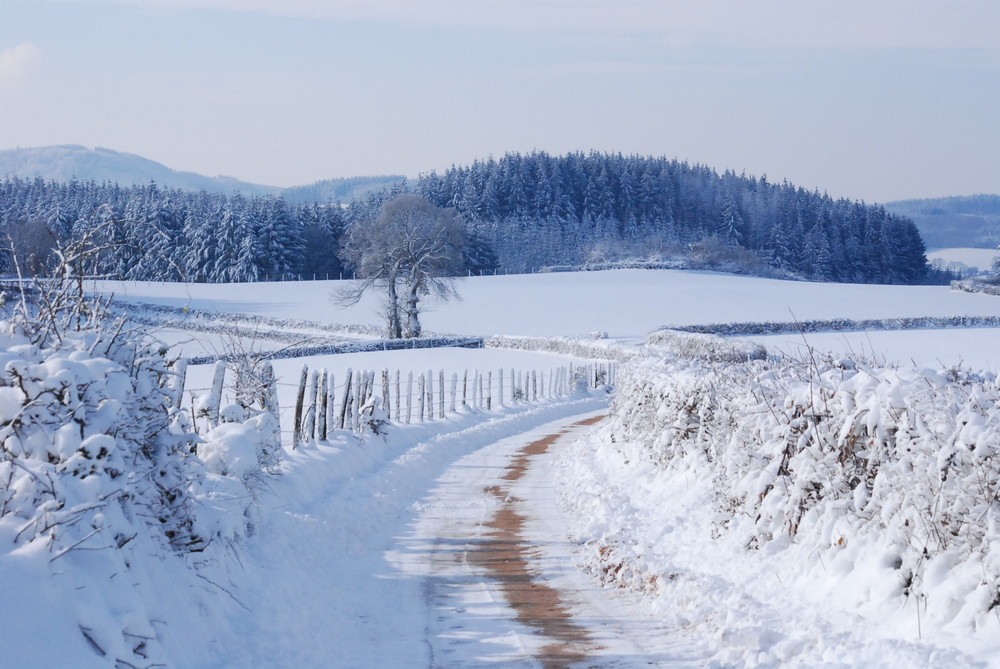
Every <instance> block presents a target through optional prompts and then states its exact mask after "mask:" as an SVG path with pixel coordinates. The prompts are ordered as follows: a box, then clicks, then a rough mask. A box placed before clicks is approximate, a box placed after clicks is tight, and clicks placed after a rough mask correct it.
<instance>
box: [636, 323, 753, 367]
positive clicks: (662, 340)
mask: <svg viewBox="0 0 1000 669" xmlns="http://www.w3.org/2000/svg"><path fill="white" fill-rule="evenodd" d="M646 344H647V345H648V346H651V347H653V348H655V349H663V350H666V351H669V352H670V353H672V354H674V355H677V356H680V357H682V358H694V359H699V360H715V361H723V362H746V361H748V360H763V359H764V358H766V357H767V349H765V348H764V347H763V346H761V345H759V344H753V343H751V342H744V341H732V340H728V339H723V338H722V337H719V336H718V335H710V334H699V333H695V332H681V331H679V330H657V331H656V332H653V333H651V334H650V335H649V336H648V337H646Z"/></svg>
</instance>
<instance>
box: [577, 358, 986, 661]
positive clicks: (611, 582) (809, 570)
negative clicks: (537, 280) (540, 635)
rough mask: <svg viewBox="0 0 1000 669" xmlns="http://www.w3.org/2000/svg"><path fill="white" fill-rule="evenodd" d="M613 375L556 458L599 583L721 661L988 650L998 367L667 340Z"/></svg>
mask: <svg viewBox="0 0 1000 669" xmlns="http://www.w3.org/2000/svg"><path fill="white" fill-rule="evenodd" d="M618 383H619V385H618V390H617V393H616V398H615V401H614V403H613V407H612V412H611V417H610V418H609V420H608V421H606V423H605V424H604V425H603V426H602V427H601V428H600V430H598V431H597V433H596V436H595V437H594V438H593V439H591V440H589V441H586V442H582V443H581V444H579V445H577V446H576V447H575V448H574V449H573V451H572V452H571V453H570V454H569V455H568V457H567V458H566V459H565V460H564V462H563V465H562V466H563V481H564V486H565V501H566V503H567V505H568V506H569V508H570V509H571V511H572V512H573V513H574V514H575V517H576V518H577V519H578V521H577V523H576V526H575V527H573V528H572V531H573V533H574V535H575V537H576V538H577V540H578V541H579V542H581V543H582V544H585V545H586V546H587V547H588V549H589V557H588V558H586V559H585V560H584V562H585V565H584V566H585V568H587V569H588V570H590V571H591V572H592V573H593V574H594V575H595V577H597V578H599V579H600V580H602V581H603V582H604V583H605V584H606V585H607V586H608V587H614V588H627V589H629V590H632V591H637V592H641V593H644V594H645V595H647V596H648V598H649V601H650V602H651V606H652V607H653V608H654V609H656V610H657V611H658V612H659V613H660V614H661V615H663V616H665V617H666V618H667V619H668V620H670V621H672V622H673V623H674V624H675V625H676V627H677V629H678V631H679V633H685V634H695V635H698V634H711V635H715V636H721V641H722V643H721V644H720V649H719V651H718V653H717V655H716V657H715V660H716V661H717V662H718V663H719V664H721V665H737V666H776V665H783V664H795V665H799V666H912V667H922V666H970V665H971V664H974V663H975V662H976V661H984V660H985V661H987V662H992V663H996V662H998V661H1000V654H998V653H997V647H996V643H995V638H996V635H997V632H998V631H1000V619H998V613H1000V610H998V609H997V605H998V602H1000V594H998V593H1000V589H998V585H1000V551H998V549H997V546H1000V531H998V530H1000V525H998V521H1000V507H998V505H997V504H996V499H997V494H998V491H1000V468H998V467H997V466H996V465H997V462H998V457H1000V408H998V401H1000V389H998V386H997V382H996V379H995V378H994V377H992V376H990V375H984V376H979V375H976V374H971V373H968V372H955V371H949V372H935V371H931V370H918V369H910V370H902V369H901V370H892V369H872V368H868V367H865V366H863V365H861V364H858V363H853V362H851V361H846V360H842V361H827V362H825V363H823V362H819V363H817V364H815V365H806V364H800V363H794V362H775V361H760V362H751V363H746V364H742V365H725V364H713V363H709V362H705V361H698V360H687V361H682V360H670V359H667V358H664V359H661V360H649V359H646V360H642V361H639V360H636V361H633V362H632V363H629V364H627V365H625V368H624V369H623V370H621V372H620V374H619V379H618ZM959 649H960V650H959ZM965 653H968V654H969V655H965Z"/></svg>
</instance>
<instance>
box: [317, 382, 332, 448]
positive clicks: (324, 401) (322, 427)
mask: <svg viewBox="0 0 1000 669" xmlns="http://www.w3.org/2000/svg"><path fill="white" fill-rule="evenodd" d="M327 376H328V373H327V371H326V369H324V370H323V373H322V374H320V377H319V411H317V415H316V418H317V419H318V420H319V423H318V425H317V427H318V434H317V435H316V436H317V437H318V438H319V440H320V441H326V436H327V435H326V411H327V405H328V403H329V401H330V398H329V395H328V394H327Z"/></svg>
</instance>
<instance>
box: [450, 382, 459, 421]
mask: <svg viewBox="0 0 1000 669" xmlns="http://www.w3.org/2000/svg"><path fill="white" fill-rule="evenodd" d="M456 394H458V372H452V373H451V407H450V409H451V412H452V413H455V395H456Z"/></svg>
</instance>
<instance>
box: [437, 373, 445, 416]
mask: <svg viewBox="0 0 1000 669" xmlns="http://www.w3.org/2000/svg"><path fill="white" fill-rule="evenodd" d="M438 418H441V419H443V418H444V370H443V369H440V370H438Z"/></svg>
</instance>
